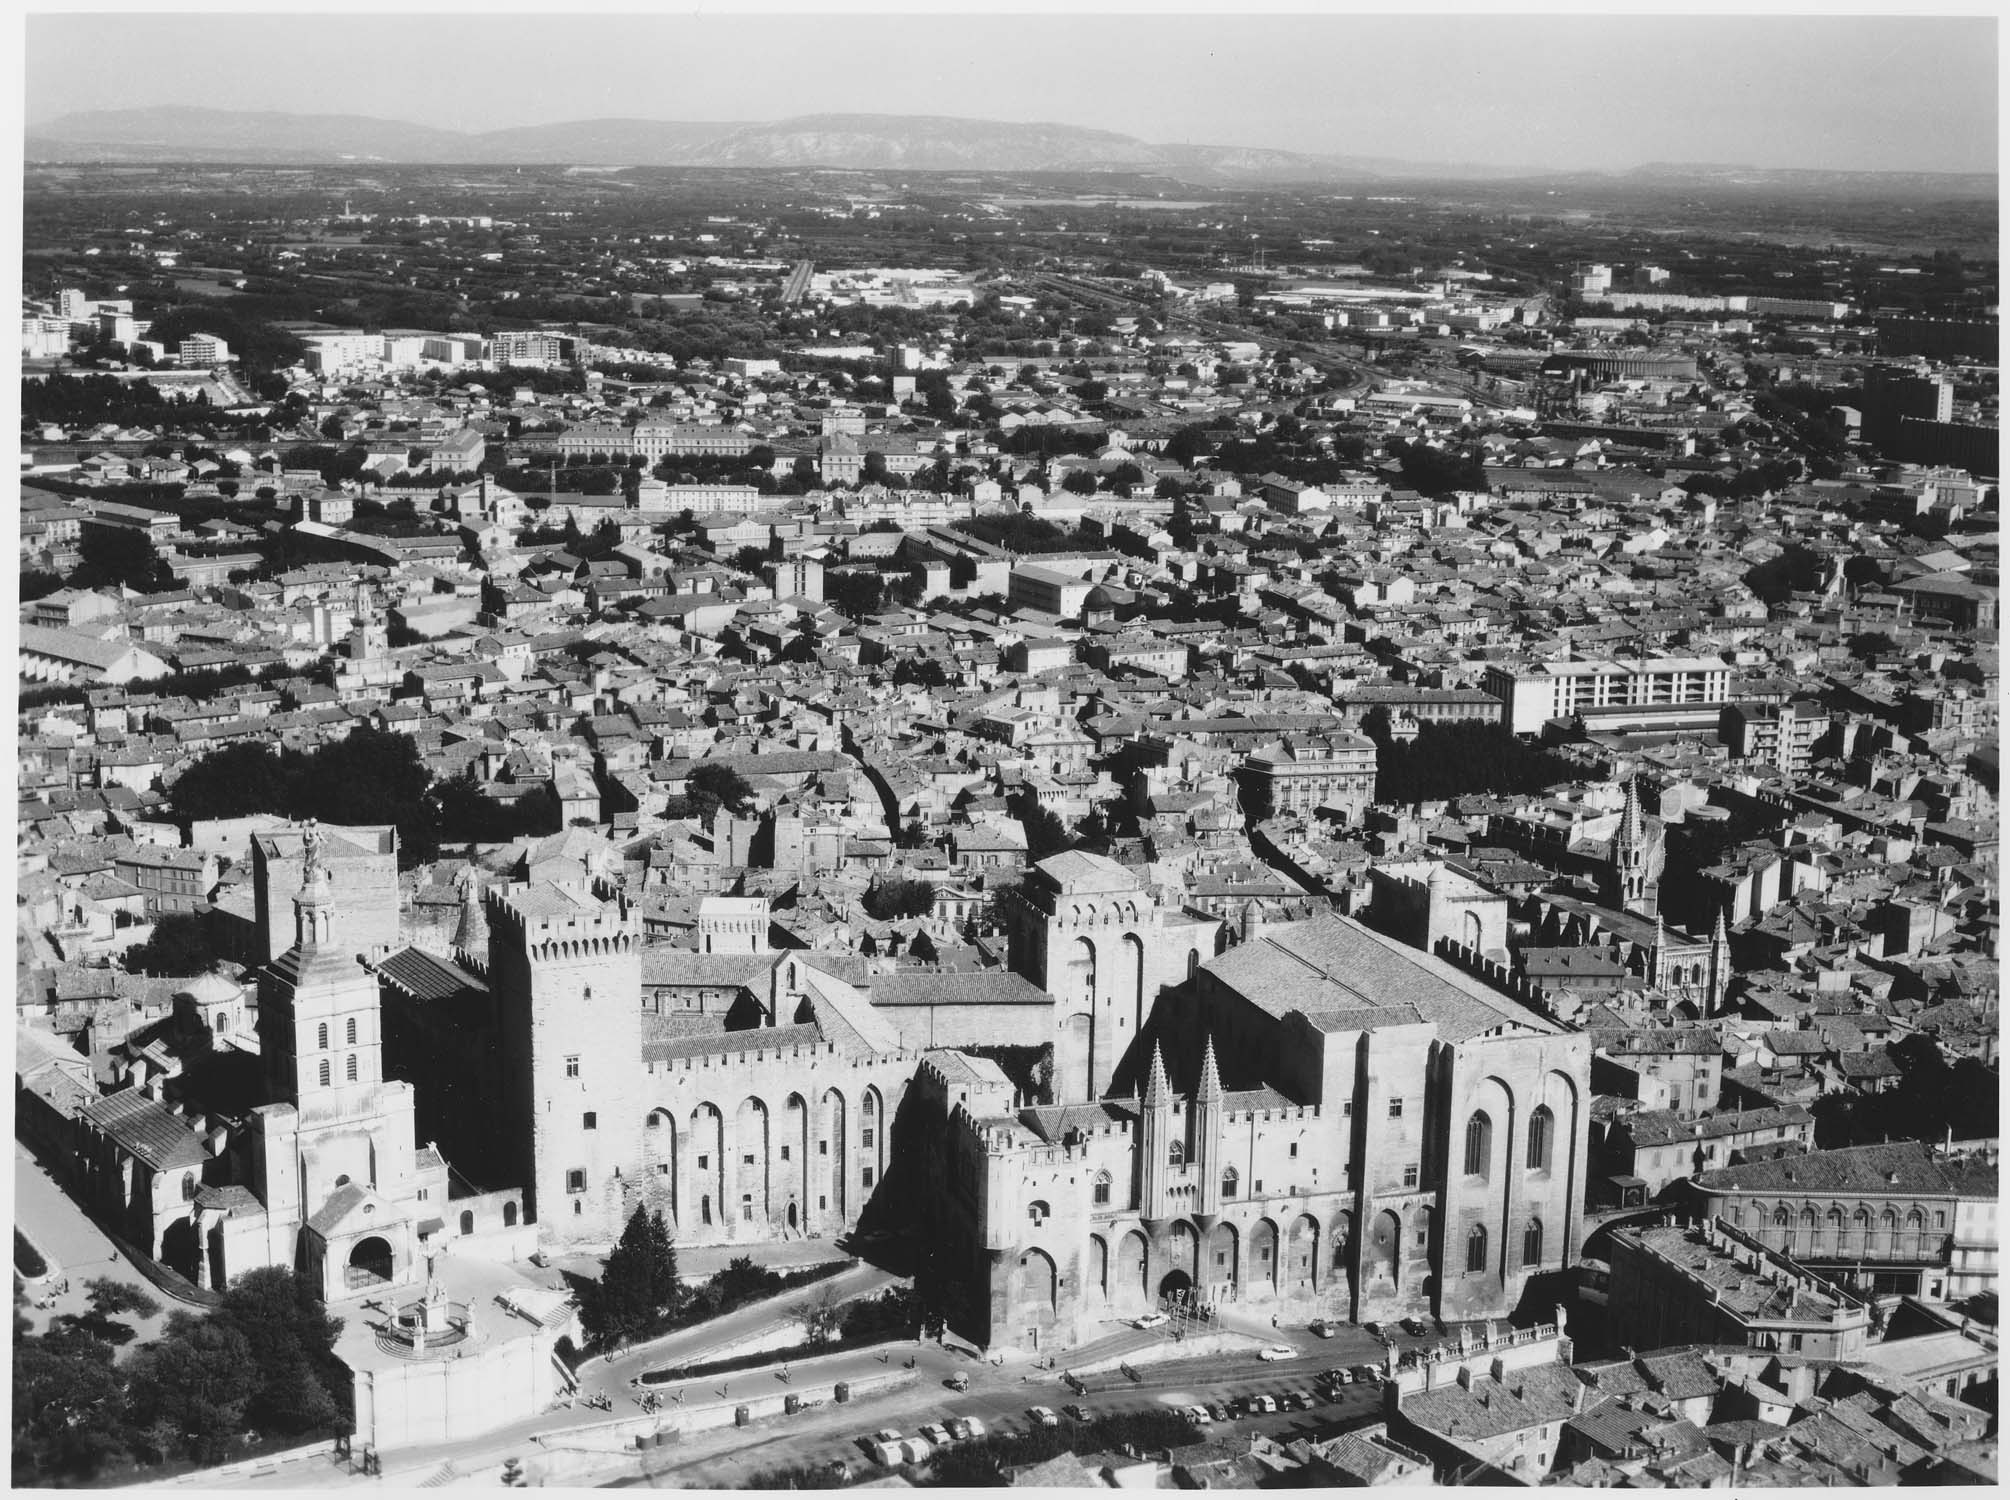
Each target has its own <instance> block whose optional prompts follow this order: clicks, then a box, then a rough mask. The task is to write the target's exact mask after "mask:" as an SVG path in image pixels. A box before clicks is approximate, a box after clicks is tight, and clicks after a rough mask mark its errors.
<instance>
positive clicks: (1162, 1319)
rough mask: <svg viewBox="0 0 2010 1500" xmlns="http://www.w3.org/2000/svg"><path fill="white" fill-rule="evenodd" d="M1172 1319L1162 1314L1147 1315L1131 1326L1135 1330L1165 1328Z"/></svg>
mask: <svg viewBox="0 0 2010 1500" xmlns="http://www.w3.org/2000/svg"><path fill="white" fill-rule="evenodd" d="M1171 1321H1172V1319H1171V1318H1170V1317H1169V1316H1167V1315H1166V1314H1165V1313H1162V1312H1152V1313H1146V1314H1145V1315H1144V1316H1143V1317H1142V1318H1139V1319H1137V1320H1136V1321H1134V1322H1133V1323H1132V1324H1131V1327H1133V1328H1163V1327H1165V1325H1166V1324H1168V1323H1170V1322H1171Z"/></svg>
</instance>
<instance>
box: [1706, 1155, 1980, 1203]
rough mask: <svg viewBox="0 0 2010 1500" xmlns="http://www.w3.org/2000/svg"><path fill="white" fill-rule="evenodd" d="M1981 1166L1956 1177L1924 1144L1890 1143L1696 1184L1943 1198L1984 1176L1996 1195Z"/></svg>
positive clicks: (1786, 1160)
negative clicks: (1979, 1170) (1924, 1195)
mask: <svg viewBox="0 0 2010 1500" xmlns="http://www.w3.org/2000/svg"><path fill="white" fill-rule="evenodd" d="M1985 1170H1986V1174H1987V1175H1986V1179H1985V1177H1984V1176H1983V1175H1982V1174H1981V1173H1976V1172H1973V1171H1972V1170H1970V1171H1964V1172H1963V1173H1962V1174H1961V1176H1960V1178H1959V1179H1958V1180H1957V1179H1956V1178H1954V1177H1952V1176H1951V1175H1950V1174H1949V1172H1948V1171H1947V1170H1946V1168H1945V1167H1944V1166H1943V1165H1942V1163H1940V1162H1938V1161H1936V1160H1935V1159H1934V1156H1933V1153H1932V1151H1931V1150H1929V1149H1928V1148H1927V1146H1926V1144H1925V1143H1924V1142H1922V1141H1892V1142H1889V1143H1887V1144H1882V1145H1871V1146H1845V1147H1842V1148H1840V1149H1838V1150H1834V1151H1809V1152H1805V1153H1803V1154H1802V1155H1799V1156H1790V1157H1783V1158H1781V1159H1780V1160H1778V1161H1757V1162H1747V1163H1745V1164H1744V1165H1742V1166H1736V1167H1718V1168H1717V1169H1716V1170H1714V1171H1710V1172H1705V1173H1703V1174H1702V1175H1701V1176H1699V1177H1697V1179H1696V1186H1697V1187H1698V1188H1699V1189H1701V1190H1702V1191H1704V1192H1714V1193H1801V1194H1822V1193H1847V1194H1865V1195H1874V1194H1880V1193H1890V1194H1894V1195H1898V1196H1903V1197H1914V1196H1919V1195H1923V1194H1933V1195H1937V1196H1945V1195H1948V1194H1952V1193H1954V1192H1956V1191H1958V1190H1959V1187H1958V1184H1961V1185H1967V1186H1971V1187H1974V1186H1980V1185H1981V1184H1982V1183H1983V1182H1984V1181H1985V1180H1986V1181H1987V1183H1988V1191H1989V1195H1990V1196H1991V1197H1994V1195H1995V1180H1994V1179H1995V1175H1996V1174H1995V1169H1994V1168H1986V1169H1985ZM1894 1177H1895V1178H1896V1179H1897V1180H1896V1181H1895V1182H1894V1181H1893V1180H1892V1179H1893V1178H1894Z"/></svg>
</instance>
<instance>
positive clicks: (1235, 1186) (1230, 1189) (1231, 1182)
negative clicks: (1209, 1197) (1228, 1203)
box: [1221, 1167, 1242, 1198]
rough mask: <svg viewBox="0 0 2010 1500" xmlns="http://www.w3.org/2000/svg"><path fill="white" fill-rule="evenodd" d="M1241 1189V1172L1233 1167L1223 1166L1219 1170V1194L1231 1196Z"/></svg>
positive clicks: (1226, 1196) (1225, 1196)
mask: <svg viewBox="0 0 2010 1500" xmlns="http://www.w3.org/2000/svg"><path fill="white" fill-rule="evenodd" d="M1241 1191H1242V1174H1241V1173H1240V1172H1238V1171H1236V1170H1235V1168H1234V1167H1223V1168H1222V1171H1221V1196H1222V1197H1224V1198H1233V1197H1235V1196H1236V1194H1238V1193H1240V1192H1241Z"/></svg>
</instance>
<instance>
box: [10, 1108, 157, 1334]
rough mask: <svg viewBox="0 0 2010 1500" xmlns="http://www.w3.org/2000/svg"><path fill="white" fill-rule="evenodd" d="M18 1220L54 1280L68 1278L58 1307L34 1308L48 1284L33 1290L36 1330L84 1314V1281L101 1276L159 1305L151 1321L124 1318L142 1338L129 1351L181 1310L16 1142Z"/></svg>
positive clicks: (31, 1316) (33, 1325)
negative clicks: (174, 1311)
mask: <svg viewBox="0 0 2010 1500" xmlns="http://www.w3.org/2000/svg"><path fill="white" fill-rule="evenodd" d="M14 1222H15V1223H16V1224H17V1225H18V1226H19V1227H20V1229H21V1231H22V1233H24V1234H26V1235H27V1236H28V1238H29V1239H30V1240H31V1241H33V1242H34V1245H35V1248H36V1249H38V1250H40V1251H41V1252H42V1254H43V1255H44V1256H46V1257H48V1259H49V1262H50V1266H51V1269H52V1270H53V1271H54V1279H55V1280H56V1281H58V1282H60V1281H62V1280H63V1279H64V1278H66V1277H67V1278H68V1279H69V1284H70V1288H69V1290H68V1291H67V1292H63V1293H59V1294H57V1296H56V1303H55V1306H53V1307H51V1308H48V1309H46V1310H45V1309H42V1308H38V1307H35V1306H33V1304H32V1298H33V1297H36V1296H40V1295H43V1294H45V1293H46V1292H47V1290H48V1288H47V1285H46V1284H45V1285H44V1286H41V1287H36V1288H32V1289H31V1290H30V1298H31V1303H30V1306H29V1307H28V1309H27V1317H28V1320H29V1323H30V1325H31V1329H32V1331H33V1332H35V1333H45V1332H47V1331H48V1328H49V1324H50V1323H51V1322H52V1321H53V1320H54V1319H56V1318H58V1317H60V1316H61V1315H62V1314H64V1313H81V1312H83V1311H84V1310H85V1308H86V1307H87V1306H88V1305H89V1304H88V1301H87V1299H86V1297H85V1293H84V1283H85V1282H86V1281H89V1280H92V1279H93V1278H95V1277H99V1276H109V1277H111V1278H112V1279H113V1280H114V1281H122V1282H124V1283H126V1284H127V1285H128V1286H133V1287H137V1288H138V1289H139V1290H141V1291H143V1292H145V1293H146V1294H147V1295H148V1296H150V1297H152V1298H153V1299H154V1300H155V1301H156V1302H158V1303H160V1304H161V1312H160V1313H159V1314H157V1315H156V1316H154V1317H151V1318H141V1317H137V1316H135V1315H133V1314H131V1313H127V1314H123V1315H122V1317H121V1321H123V1322H126V1323H129V1324H131V1325H132V1326H133V1327H135V1328H136V1329H138V1330H139V1337H138V1338H137V1339H135V1340H134V1341H133V1343H132V1344H128V1345H127V1346H126V1347H127V1348H129V1349H130V1348H132V1347H134V1345H136V1344H139V1343H143V1342H144V1341H146V1340H147V1339H150V1338H153V1337H154V1336H156V1335H157V1334H158V1333H159V1332H160V1331H161V1328H162V1326H163V1325H164V1324H165V1323H166V1321H167V1313H168V1311H169V1310H170V1309H172V1308H175V1307H179V1306H181V1304H180V1303H178V1302H176V1301H174V1300H173V1299H172V1298H170V1297H168V1296H166V1295H165V1294H163V1293H162V1292H161V1290H160V1288H158V1287H156V1286H155V1285H154V1284H153V1283H152V1282H150V1281H148V1280H147V1279H146V1277H144V1276H142V1275H141V1274H140V1273H139V1270H138V1269H137V1268H136V1267H135V1266H134V1265H133V1263H132V1262H131V1261H129V1260H127V1259H126V1258H125V1256H123V1255H121V1254H120V1253H119V1252H118V1249H117V1248H116V1247H115V1246H114V1245H113V1244H112V1242H111V1241H110V1240H108V1239H106V1238H105V1234H104V1231H103V1230H101V1229H99V1228H98V1226H97V1225H95V1224H93V1223H92V1222H91V1220H90V1216H89V1215H87V1214H86V1213H85V1212H84V1211H83V1210H82V1209H81V1208H79V1207H78V1206H77V1205H76V1204H75V1203H73V1202H71V1201H70V1198H69V1196H68V1195H67V1194H66V1193H65V1192H64V1191H63V1189H62V1188H61V1187H60V1186H59V1185H58V1184H57V1182H56V1180H55V1179H54V1178H53V1177H51V1176H50V1175H49V1172H48V1169H47V1168H45V1167H44V1166H42V1164H41V1163H40V1162H38V1161H36V1160H35V1157H34V1154H33V1153H32V1152H30V1151H29V1150H28V1148H27V1147H26V1146H23V1145H22V1144H21V1143H20V1142H19V1141H16V1142H15V1143H14Z"/></svg>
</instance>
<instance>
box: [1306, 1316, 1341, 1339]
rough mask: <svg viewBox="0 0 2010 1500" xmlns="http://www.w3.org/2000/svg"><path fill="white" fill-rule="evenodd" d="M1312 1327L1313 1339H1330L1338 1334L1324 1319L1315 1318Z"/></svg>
mask: <svg viewBox="0 0 2010 1500" xmlns="http://www.w3.org/2000/svg"><path fill="white" fill-rule="evenodd" d="M1311 1327H1312V1334H1313V1337H1315V1338H1322V1339H1330V1338H1332V1337H1333V1335H1334V1333H1335V1332H1336V1330H1335V1329H1334V1327H1333V1325H1332V1324H1331V1323H1329V1322H1327V1321H1326V1320H1325V1319H1324V1318H1314V1319H1313V1320H1312V1324H1311Z"/></svg>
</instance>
